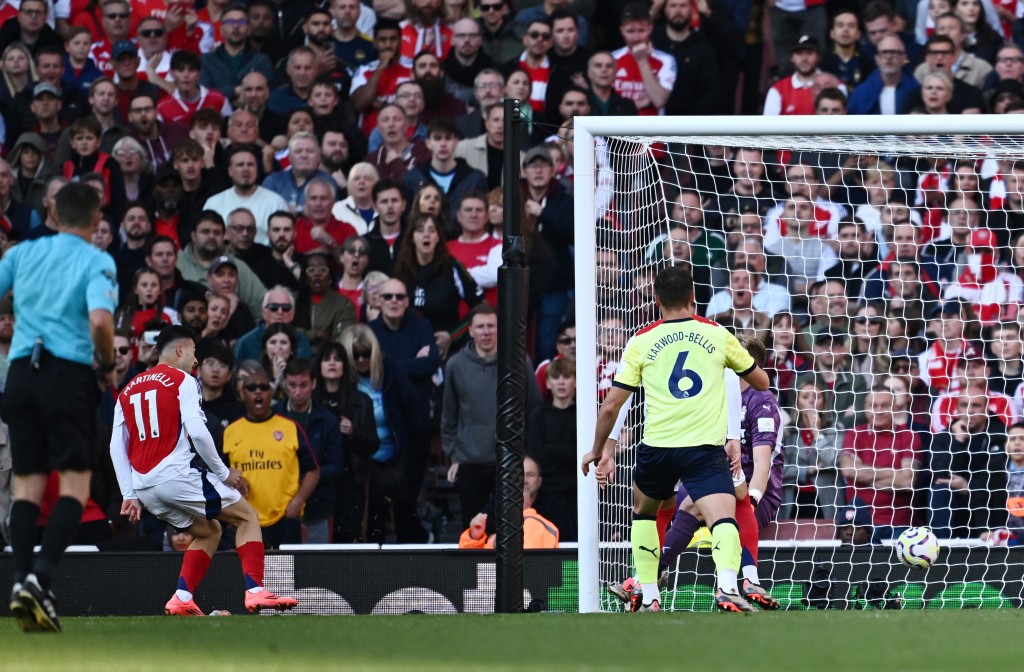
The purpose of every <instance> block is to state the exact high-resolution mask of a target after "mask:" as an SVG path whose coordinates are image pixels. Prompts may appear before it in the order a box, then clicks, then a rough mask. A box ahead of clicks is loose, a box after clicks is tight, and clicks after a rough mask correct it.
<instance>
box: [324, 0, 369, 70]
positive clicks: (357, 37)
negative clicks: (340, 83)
mask: <svg viewBox="0 0 1024 672" xmlns="http://www.w3.org/2000/svg"><path fill="white" fill-rule="evenodd" d="M328 8H329V9H330V10H331V16H332V17H333V19H334V54H335V56H336V57H337V59H338V62H339V63H340V64H341V66H342V67H344V68H345V70H346V72H348V75H349V77H352V76H353V75H355V73H356V70H357V69H359V68H360V67H362V66H363V65H366V64H367V63H369V62H371V61H373V60H375V59H376V58H377V50H376V49H374V46H373V41H372V40H371V39H370V38H369V37H367V36H366V35H364V34H363V33H361V32H359V31H360V28H359V27H358V25H357V23H358V21H359V15H360V8H361V4H360V3H359V1H358V0H331V2H330V3H329V5H328ZM378 23H379V19H378Z"/></svg>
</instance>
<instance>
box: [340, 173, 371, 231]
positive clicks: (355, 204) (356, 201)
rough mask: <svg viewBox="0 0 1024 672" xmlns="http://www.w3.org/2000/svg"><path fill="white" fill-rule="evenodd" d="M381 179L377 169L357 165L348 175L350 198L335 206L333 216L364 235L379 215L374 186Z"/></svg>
mask: <svg viewBox="0 0 1024 672" xmlns="http://www.w3.org/2000/svg"><path fill="white" fill-rule="evenodd" d="M379 179H380V174H379V173H378V172H377V169H376V168H375V167H374V166H373V165H372V164H370V163H363V162H361V163H357V164H355V165H354V166H352V169H351V170H350V171H349V173H348V197H347V198H345V199H344V200H342V201H338V202H337V203H335V204H334V208H333V209H332V210H331V214H333V215H334V217H335V219H337V220H338V221H341V222H345V223H346V224H348V225H350V226H351V227H352V228H353V229H355V231H356V233H357V234H359V235H362V234H364V233H366V231H367V230H368V227H369V224H370V222H372V221H373V218H374V217H375V216H376V215H377V211H376V210H375V209H374V204H373V186H374V185H375V184H377V180H379Z"/></svg>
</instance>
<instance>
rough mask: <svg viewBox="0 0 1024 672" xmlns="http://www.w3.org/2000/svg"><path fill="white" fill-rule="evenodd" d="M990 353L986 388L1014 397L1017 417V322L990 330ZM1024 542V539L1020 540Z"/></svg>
mask: <svg viewBox="0 0 1024 672" xmlns="http://www.w3.org/2000/svg"><path fill="white" fill-rule="evenodd" d="M989 350H990V351H991V353H992V358H991V368H992V375H991V376H990V377H989V378H988V387H989V389H990V390H992V391H993V392H998V393H1000V394H1007V395H1014V396H1015V397H1017V399H1015V406H1016V409H1017V414H1018V416H1019V415H1021V411H1022V406H1021V404H1020V400H1019V398H1020V397H1021V394H1020V393H1021V385H1024V362H1022V359H1021V356H1022V354H1024V343H1022V342H1021V325H1020V323H1019V322H1003V323H1002V324H997V325H995V326H994V327H993V328H992V340H991V342H990V343H989ZM1022 541H1024V539H1022Z"/></svg>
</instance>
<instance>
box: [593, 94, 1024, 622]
mask: <svg viewBox="0 0 1024 672" xmlns="http://www.w3.org/2000/svg"><path fill="white" fill-rule="evenodd" d="M573 130H574V138H573V140H574V143H573V152H574V173H573V175H574V177H573V179H574V193H575V222H574V224H575V235H576V238H575V264H576V290H575V292H576V298H575V301H576V338H577V362H576V378H577V432H578V444H577V455H578V457H580V458H582V456H583V454H584V453H586V452H588V451H589V450H590V449H591V448H592V443H593V439H594V427H595V425H596V413H597V409H598V407H599V403H600V399H601V398H602V397H603V393H604V392H606V390H607V388H608V386H609V385H610V382H611V378H612V377H613V376H614V371H615V365H616V363H617V362H618V357H619V356H620V355H621V351H622V348H623V347H624V346H625V343H626V340H627V339H628V338H629V337H630V336H632V335H633V334H634V333H636V331H637V330H639V329H641V328H643V327H644V326H646V325H647V324H650V323H651V322H652V321H653V320H655V319H657V315H656V311H655V308H654V306H653V303H652V301H651V297H652V290H653V288H652V285H651V283H652V281H653V277H654V275H655V274H656V272H657V270H659V269H660V268H663V267H664V266H666V265H671V264H675V263H679V262H686V263H690V264H691V266H692V267H693V271H694V281H695V286H696V289H697V292H696V294H697V312H698V314H699V315H701V316H704V317H708V318H713V319H716V320H717V321H719V322H720V323H722V324H725V326H727V327H730V328H732V329H733V330H734V331H736V332H737V333H743V334H746V335H750V336H754V337H756V338H757V339H759V340H761V341H762V342H765V345H766V347H767V350H768V354H769V363H770V365H769V366H768V367H766V369H767V370H768V371H769V374H770V376H771V378H772V388H771V391H772V392H773V393H775V394H776V395H777V396H778V397H779V403H780V407H781V409H782V423H783V425H784V427H783V428H782V430H783V431H781V432H780V434H781V438H780V441H779V444H778V450H777V453H778V458H777V459H778V460H779V461H780V462H781V463H782V465H783V467H782V470H783V474H784V476H783V479H782V488H781V490H780V491H779V497H780V498H781V500H782V501H781V504H780V507H781V510H780V512H779V513H778V514H777V515H776V522H775V523H773V524H772V525H771V526H770V527H769V528H768V529H767V530H765V531H763V533H762V536H761V539H762V541H761V545H760V548H761V555H762V562H761V566H762V568H761V571H760V575H761V578H762V579H763V580H764V581H765V584H766V588H768V589H770V590H772V591H773V594H774V595H776V597H780V599H782V601H783V603H784V607H786V608H797V606H798V603H799V602H800V599H799V598H800V597H801V595H800V594H798V593H800V587H801V586H802V585H803V583H805V582H806V581H808V580H810V579H809V577H810V576H811V574H812V573H813V572H815V571H820V570H819V568H820V567H821V566H822V565H823V564H825V563H829V565H830V566H831V565H832V564H834V565H836V566H839V565H843V566H844V567H846V568H847V569H846V570H843V572H839V573H841V574H842V575H843V580H844V581H847V583H848V584H849V585H855V584H857V583H858V582H864V581H866V582H868V583H872V582H881V583H884V584H885V585H887V586H888V587H890V588H893V589H894V590H895V592H896V593H899V595H900V598H901V600H902V602H901V604H902V605H903V606H904V607H906V606H921V607H923V606H928V607H932V608H934V607H935V606H936V605H939V606H947V607H957V606H959V607H964V606H979V605H982V606H1009V605H1011V604H1012V605H1014V606H1020V597H1021V593H1024V576H1018V574H1021V572H1015V571H1011V567H1012V566H1015V565H1018V564H1020V563H1019V562H1018V561H1017V559H1016V556H1015V555H1014V550H1013V549H1012V548H1008V547H1007V542H1008V540H1009V545H1010V546H1012V545H1013V542H1014V539H1015V535H1014V533H1015V530H1016V529H1018V527H1017V526H1018V518H1017V516H1016V515H1015V514H1014V506H1015V502H1017V501H1018V500H1017V498H1019V503H1020V516H1021V517H1020V518H1019V520H1020V523H1019V529H1021V530H1022V532H1021V535H1020V541H1021V543H1022V544H1024V447H1022V456H1021V458H1020V469H1021V472H1022V476H1021V477H1020V478H1019V480H1020V483H1019V487H1020V488H1021V491H1020V492H1016V491H1015V490H1014V488H1015V487H1018V483H1017V479H1015V478H1014V472H1015V470H1016V466H1015V463H1014V460H1013V457H1012V455H1009V454H1008V451H1007V443H1008V439H1007V435H1008V434H1010V435H1011V438H1010V439H1009V440H1012V432H1011V431H1010V430H1008V429H1007V428H1008V427H1010V426H1012V425H1013V424H1014V423H1016V422H1020V421H1021V420H1024V386H1021V385H1020V383H1021V382H1022V381H1024V371H1019V369H1021V367H1020V361H1021V356H1022V352H1021V351H1022V349H1024V339H1022V338H1021V334H1022V327H1021V325H1022V324H1024V281H1022V279H1024V236H1020V239H1019V238H1018V236H1019V235H1020V234H1024V195H1022V194H1021V192H1024V116H1021V115H1014V114H1011V115H949V116H926V115H907V116H858V117H849V116H809V117H794V116H790V117H702V118H693V117H689V118H688V117H576V119H575V124H574V129H573ZM909 227H912V228H909ZM979 231H980V232H981V233H978V232H979ZM986 231H987V232H988V233H985V232H986ZM908 235H909V236H910V239H909V240H908V239H907V236H908ZM1018 245H1019V256H1018ZM737 253H738V254H737ZM1018 320H1019V321H1018ZM936 362H939V363H940V364H941V366H940V364H936ZM982 366H984V367H985V368H984V369H982V368H981V367H982ZM922 368H923V370H922ZM982 372H983V373H982ZM1011 388H1012V389H1011ZM1018 388H1022V389H1018ZM887 391H888V392H887ZM638 394H639V393H638ZM886 394H888V396H886ZM801 395H803V396H801ZM637 396H638V395H635V396H634V399H633V402H634V403H633V408H632V409H631V410H630V412H629V416H628V419H627V421H626V424H625V427H624V428H623V432H622V434H621V435H620V437H619V442H618V446H617V449H616V450H617V459H616V462H617V473H616V483H615V485H612V486H609V487H607V488H605V489H604V490H602V491H599V489H598V486H597V483H596V480H595V477H594V476H593V474H591V476H589V477H587V478H584V477H583V476H582V475H581V474H580V475H578V511H579V521H578V523H579V525H578V532H579V611H580V612H599V611H621V610H623V608H626V609H628V607H624V606H623V605H621V604H620V603H619V602H617V601H616V600H615V599H613V598H611V597H610V596H609V595H608V594H607V592H606V588H607V586H608V584H609V583H612V582H616V581H621V580H622V579H623V578H625V577H626V576H628V575H629V574H630V573H631V572H632V571H633V567H632V564H631V557H630V555H631V552H630V548H629V527H630V521H631V518H632V508H631V507H632V495H631V490H630V488H631V473H632V465H633V460H634V452H635V449H636V446H637V444H638V443H639V441H640V436H641V434H642V424H643V405H642V399H639V398H637ZM879 399H886V400H888V401H887V402H886V403H887V404H888V406H887V407H886V411H887V413H883V412H881V411H878V412H875V411H872V408H871V407H870V403H871V402H872V400H874V402H875V403H876V404H877V403H880V402H878V400H879ZM879 408H880V407H879ZM886 417H891V419H892V422H893V427H894V431H895V433H896V434H897V435H898V436H897V437H896V438H894V439H893V442H894V443H893V447H891V450H890V449H889V448H890V447H888V446H887V447H886V448H885V450H883V449H882V447H881V445H880V444H879V443H878V442H879V441H882V440H883V439H879V438H878V437H879V436H882V435H883V429H881V428H883V427H884V423H885V418H886ZM876 430H877V431H876ZM1017 431H1024V430H1017ZM900 432H906V433H900ZM885 436H888V435H885ZM965 436H966V437H967V438H966V440H962V439H964V437H965ZM868 437H874V438H868ZM870 441H874V442H875V443H873V444H871V445H870V446H868V444H867V443H866V442H870ZM1022 441H1024V439H1022ZM844 446H845V448H844ZM866 446H867V447H866ZM961 446H968V448H962V447H961ZM1022 446H1024V443H1022ZM869 449H870V450H869ZM866 450H869V452H865V451H866ZM965 450H966V451H967V454H969V457H964V455H965V453H964V452H963V451H965ZM981 450H985V451H987V452H985V454H984V456H981V452H980V451H981ZM872 451H873V452H872ZM972 451H973V452H972ZM890 452H891V453H892V454H893V455H896V456H897V457H895V458H892V460H891V461H890V463H889V464H888V466H886V465H885V464H883V462H884V460H885V459H889V458H883V457H881V455H882V454H883V453H885V454H886V455H888V454H889V453H890ZM870 460H877V461H876V462H874V463H872V466H870V467H869V466H867V465H869V463H870ZM883 471H884V472H885V474H887V476H886V478H888V479H889V480H888V481H885V485H884V486H880V487H879V489H877V490H876V489H873V488H869V487H868V485H867V482H866V476H865V475H866V474H868V473H871V474H876V476H877V478H878V479H879V480H878V481H877V482H879V483H882V478H881V476H878V475H880V474H882V473H883ZM858 476H864V478H863V479H860V480H858ZM848 477H849V478H848ZM862 481H863V482H862ZM879 493H881V494H879ZM853 496H855V497H856V499H855V500H851V497H853ZM851 505H852V506H854V508H853V509H850V506H851ZM846 511H851V514H850V515H851V517H852V516H854V515H855V514H856V515H857V516H858V517H857V522H858V525H859V524H860V522H861V521H862V520H863V518H862V517H863V515H868V516H874V517H873V519H872V525H871V526H870V528H868V532H867V533H868V534H869V535H872V534H873V535H874V537H873V539H872V541H874V542H875V543H873V544H865V545H860V546H850V545H849V544H846V543H841V542H840V541H839V540H838V539H837V535H836V529H837V525H836V521H837V516H838V517H839V522H840V523H842V516H843V514H844V512H846ZM907 525H911V526H927V527H931V528H933V529H935V530H936V534H937V536H938V537H939V539H940V545H941V546H942V551H941V554H940V558H939V560H938V562H936V563H935V564H934V565H932V567H931V568H930V569H928V570H927V572H920V573H916V574H909V575H908V570H907V568H906V567H903V566H901V565H899V563H898V562H897V560H896V559H895V555H894V554H893V553H892V552H891V548H890V547H891V545H892V541H891V539H892V537H893V535H894V534H896V533H898V531H899V530H900V529H901V528H902V527H905V526H907ZM841 526H842V525H840V527H841ZM670 570H671V572H670V575H669V584H668V587H667V590H668V591H669V593H670V595H669V597H668V598H667V599H665V600H663V602H662V605H663V608H665V607H667V608H668V609H677V610H686V609H693V610H702V609H710V608H711V607H710V602H709V601H708V600H707V599H706V594H707V590H708V589H709V587H710V586H713V585H714V574H713V568H712V566H711V564H710V553H709V552H708V551H702V550H700V549H699V548H697V547H695V548H694V549H693V550H687V551H685V552H684V553H683V555H682V556H680V558H679V561H678V564H676V563H673V565H672V567H670ZM844 585H846V584H844ZM865 585H866V584H865ZM907 586H911V588H910V589H907ZM914 586H916V587H914ZM900 591H902V592H900ZM863 592H864V589H863V588H861V589H860V594H859V596H860V597H861V598H863ZM856 594H857V591H856V589H852V592H851V595H856ZM986 600H987V601H986Z"/></svg>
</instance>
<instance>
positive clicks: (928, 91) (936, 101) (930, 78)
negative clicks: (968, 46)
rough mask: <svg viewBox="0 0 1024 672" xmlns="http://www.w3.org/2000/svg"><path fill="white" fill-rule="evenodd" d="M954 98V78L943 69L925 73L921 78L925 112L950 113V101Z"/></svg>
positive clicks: (922, 100) (922, 101)
mask: <svg viewBox="0 0 1024 672" xmlns="http://www.w3.org/2000/svg"><path fill="white" fill-rule="evenodd" d="M951 100H953V78H952V77H950V76H949V75H947V74H946V73H945V72H942V71H941V70H935V71H934V72H929V73H928V74H927V75H925V77H924V79H923V80H921V103H922V104H923V105H924V111H925V114H949V101H951Z"/></svg>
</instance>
